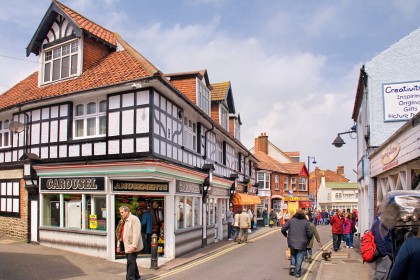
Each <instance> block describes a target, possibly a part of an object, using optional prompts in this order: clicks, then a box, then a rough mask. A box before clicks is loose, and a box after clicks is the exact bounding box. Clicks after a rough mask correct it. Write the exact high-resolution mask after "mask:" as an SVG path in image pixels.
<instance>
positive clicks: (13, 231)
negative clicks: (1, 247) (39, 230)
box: [0, 180, 28, 239]
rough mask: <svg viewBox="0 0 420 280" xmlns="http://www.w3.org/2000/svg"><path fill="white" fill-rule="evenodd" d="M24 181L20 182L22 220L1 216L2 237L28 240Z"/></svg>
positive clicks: (0, 234) (0, 233)
mask: <svg viewBox="0 0 420 280" xmlns="http://www.w3.org/2000/svg"><path fill="white" fill-rule="evenodd" d="M24 184H25V183H24V181H23V180H21V182H20V218H16V217H4V216H0V236H3V237H12V238H16V239H26V234H27V228H28V227H27V218H28V213H27V193H26V189H25V187H24Z"/></svg>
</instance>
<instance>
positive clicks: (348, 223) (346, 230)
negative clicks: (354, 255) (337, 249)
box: [343, 213, 353, 248]
mask: <svg viewBox="0 0 420 280" xmlns="http://www.w3.org/2000/svg"><path fill="white" fill-rule="evenodd" d="M352 222H353V221H352V220H351V213H346V215H345V218H344V222H343V237H344V241H345V242H346V248H353V240H352V239H351V238H350V236H351V232H352V229H353V226H352Z"/></svg>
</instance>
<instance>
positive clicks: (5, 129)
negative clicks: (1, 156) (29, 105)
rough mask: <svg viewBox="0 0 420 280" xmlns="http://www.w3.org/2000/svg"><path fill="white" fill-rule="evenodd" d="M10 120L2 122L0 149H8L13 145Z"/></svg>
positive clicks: (0, 126) (0, 124) (0, 123)
mask: <svg viewBox="0 0 420 280" xmlns="http://www.w3.org/2000/svg"><path fill="white" fill-rule="evenodd" d="M9 123H10V120H9V119H5V120H3V121H0V148H7V147H10V146H11V145H12V143H11V137H10V134H11V133H10V130H9Z"/></svg>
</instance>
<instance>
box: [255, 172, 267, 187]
mask: <svg viewBox="0 0 420 280" xmlns="http://www.w3.org/2000/svg"><path fill="white" fill-rule="evenodd" d="M261 175H262V177H261ZM257 180H258V188H259V189H263V190H269V189H270V174H269V173H265V172H257ZM260 182H262V183H263V185H262V186H261V184H260Z"/></svg>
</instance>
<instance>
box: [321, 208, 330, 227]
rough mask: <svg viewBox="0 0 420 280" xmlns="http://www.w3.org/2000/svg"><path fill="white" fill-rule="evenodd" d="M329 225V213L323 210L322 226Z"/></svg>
mask: <svg viewBox="0 0 420 280" xmlns="http://www.w3.org/2000/svg"><path fill="white" fill-rule="evenodd" d="M328 223H329V221H328V212H327V211H326V210H325V209H324V210H322V225H324V226H325V225H327V224H328Z"/></svg>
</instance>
